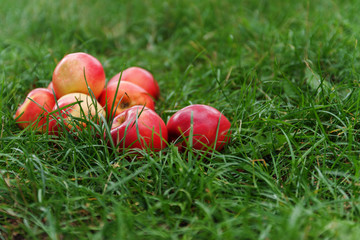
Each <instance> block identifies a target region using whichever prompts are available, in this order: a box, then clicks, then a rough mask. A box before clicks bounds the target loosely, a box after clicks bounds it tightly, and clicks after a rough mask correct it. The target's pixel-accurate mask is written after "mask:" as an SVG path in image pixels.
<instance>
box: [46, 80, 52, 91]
mask: <svg viewBox="0 0 360 240" xmlns="http://www.w3.org/2000/svg"><path fill="white" fill-rule="evenodd" d="M47 89H49V90H50V91H51V92H52V91H53V83H52V82H50V83H49V85H48V86H47Z"/></svg>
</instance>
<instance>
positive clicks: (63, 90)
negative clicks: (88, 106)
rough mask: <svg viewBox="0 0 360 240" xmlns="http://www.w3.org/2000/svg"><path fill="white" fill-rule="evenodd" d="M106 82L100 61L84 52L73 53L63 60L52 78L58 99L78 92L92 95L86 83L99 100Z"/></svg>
mask: <svg viewBox="0 0 360 240" xmlns="http://www.w3.org/2000/svg"><path fill="white" fill-rule="evenodd" d="M84 70H85V76H86V81H85V77H84ZM105 81H106V79H105V72H104V68H103V66H102V64H101V63H100V61H99V60H97V59H96V58H95V57H93V56H91V55H90V54H87V53H82V52H77V53H71V54H68V55H66V56H65V57H64V58H63V59H61V61H60V62H59V63H58V64H57V66H56V67H55V70H54V72H53V77H52V83H53V88H54V91H55V94H56V97H57V98H58V99H59V98H61V97H62V96H64V95H66V94H69V93H76V92H78V93H84V94H88V95H90V93H89V90H88V88H87V85H86V82H87V84H88V86H89V87H90V89H91V91H92V92H93V93H94V96H95V97H96V98H98V97H99V96H100V94H101V92H102V90H103V89H104V87H105Z"/></svg>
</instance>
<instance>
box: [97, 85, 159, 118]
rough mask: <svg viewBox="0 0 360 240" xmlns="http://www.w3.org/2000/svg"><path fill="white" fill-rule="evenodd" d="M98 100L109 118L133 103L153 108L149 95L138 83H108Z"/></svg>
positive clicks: (133, 104)
mask: <svg viewBox="0 0 360 240" xmlns="http://www.w3.org/2000/svg"><path fill="white" fill-rule="evenodd" d="M118 85H119V86H118ZM117 89H118V90H117ZM116 91H117V92H116ZM114 99H115V100H114ZM99 102H100V104H101V105H102V106H104V108H105V110H106V112H107V114H108V116H109V117H110V118H111V117H115V116H117V115H119V114H120V113H122V112H123V111H125V110H126V109H128V108H130V107H132V106H135V105H145V106H146V107H148V108H150V109H152V110H155V104H154V101H153V99H152V98H151V97H150V95H149V94H148V93H147V92H146V91H145V90H144V89H143V88H141V87H139V86H138V85H136V84H134V83H131V82H126V81H124V82H123V81H120V83H119V84H118V82H112V83H110V84H108V85H107V87H106V88H105V89H104V90H103V92H102V93H101V95H100V98H99ZM119 102H120V103H119ZM111 110H113V111H111Z"/></svg>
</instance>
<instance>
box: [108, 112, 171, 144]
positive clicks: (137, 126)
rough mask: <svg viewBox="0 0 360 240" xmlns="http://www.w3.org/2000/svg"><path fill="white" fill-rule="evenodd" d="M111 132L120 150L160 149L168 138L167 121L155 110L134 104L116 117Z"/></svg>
mask: <svg viewBox="0 0 360 240" xmlns="http://www.w3.org/2000/svg"><path fill="white" fill-rule="evenodd" d="M110 134H111V138H112V140H113V141H114V144H115V145H117V146H118V147H119V150H121V149H148V148H149V149H151V150H152V151H160V150H162V149H164V148H165V147H166V146H167V140H168V133H167V129H166V125H165V122H164V121H163V120H162V119H161V117H160V116H159V115H158V114H157V113H156V112H155V111H153V110H151V109H149V108H146V107H143V106H133V107H131V108H129V109H127V110H126V111H124V112H122V113H121V114H120V115H118V116H117V117H115V118H114V121H113V124H112V126H111V131H110Z"/></svg>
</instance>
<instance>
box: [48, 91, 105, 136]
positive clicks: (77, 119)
mask: <svg viewBox="0 0 360 240" xmlns="http://www.w3.org/2000/svg"><path fill="white" fill-rule="evenodd" d="M52 114H53V115H52V119H51V121H50V124H49V134H54V135H59V132H61V128H62V126H61V122H63V123H64V126H65V128H66V129H67V130H68V131H75V130H76V129H77V130H82V129H83V128H85V127H86V126H87V123H88V122H89V121H98V120H99V116H100V115H103V116H104V117H105V116H106V113H105V111H104V109H103V107H102V106H101V105H100V103H98V101H97V100H96V99H93V98H91V97H90V96H89V95H87V94H84V93H69V94H66V95H64V96H62V97H61V98H60V99H59V100H58V101H57V102H56V104H55V106H54V108H53V109H52Z"/></svg>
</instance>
